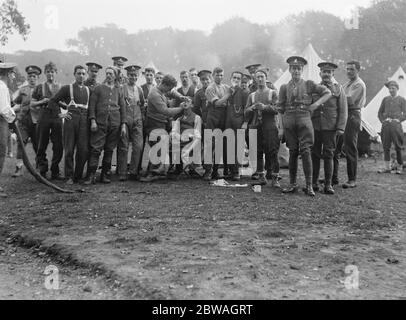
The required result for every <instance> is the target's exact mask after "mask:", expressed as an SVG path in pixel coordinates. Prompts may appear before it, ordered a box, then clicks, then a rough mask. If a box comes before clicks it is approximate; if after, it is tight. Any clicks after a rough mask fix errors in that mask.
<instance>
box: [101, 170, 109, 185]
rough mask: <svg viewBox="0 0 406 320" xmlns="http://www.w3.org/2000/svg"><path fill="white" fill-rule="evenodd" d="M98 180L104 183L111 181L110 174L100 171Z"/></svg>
mask: <svg viewBox="0 0 406 320" xmlns="http://www.w3.org/2000/svg"><path fill="white" fill-rule="evenodd" d="M100 182H101V183H105V184H109V183H111V180H110V176H109V174H108V173H107V172H103V171H102V173H101V175H100Z"/></svg>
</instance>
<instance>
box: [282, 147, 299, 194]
mask: <svg viewBox="0 0 406 320" xmlns="http://www.w3.org/2000/svg"><path fill="white" fill-rule="evenodd" d="M297 168H298V154H297V153H295V152H291V153H290V157H289V178H290V184H289V187H287V188H286V189H283V190H282V193H296V192H298V191H299V187H298V185H297V183H296V179H297Z"/></svg>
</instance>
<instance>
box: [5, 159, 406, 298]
mask: <svg viewBox="0 0 406 320" xmlns="http://www.w3.org/2000/svg"><path fill="white" fill-rule="evenodd" d="M376 169H377V164H376V163H375V161H374V160H368V159H366V160H365V159H363V160H361V161H360V174H359V175H360V179H359V183H358V188H356V189H354V190H343V189H341V188H337V189H336V191H337V195H336V196H325V195H323V194H317V197H316V198H315V199H312V198H309V197H306V196H305V195H304V194H303V193H299V194H297V195H293V196H288V195H282V194H281V193H280V192H279V191H277V190H272V189H271V188H270V187H265V188H264V189H263V192H262V193H254V192H253V191H252V190H251V188H242V189H231V188H230V189H229V188H221V187H213V186H210V185H209V184H207V183H204V182H203V181H199V180H190V179H187V178H185V179H181V180H180V181H177V182H171V181H160V182H156V183H152V184H141V183H137V182H126V183H120V182H114V183H113V184H111V185H108V186H106V185H99V184H98V185H96V186H92V187H88V188H85V191H86V192H84V193H76V194H58V193H55V192H54V191H52V190H50V189H47V188H46V187H44V186H42V185H40V184H38V183H37V182H35V181H34V179H33V178H32V177H31V176H29V174H28V173H27V172H26V173H25V175H24V177H23V178H20V179H18V180H15V179H12V178H11V174H12V171H13V163H12V161H11V160H10V159H8V160H7V163H6V170H5V172H3V175H2V177H1V183H2V185H4V186H6V190H7V192H8V193H9V195H10V196H9V198H8V199H5V200H0V208H1V209H0V210H1V213H0V233H1V235H2V236H3V239H6V238H8V239H10V238H11V239H12V240H13V241H15V243H18V244H19V245H23V246H25V247H38V248H39V249H40V250H42V251H44V252H46V253H47V254H49V255H50V256H51V257H52V258H53V259H56V260H58V261H63V262H64V263H66V265H75V266H78V267H80V268H85V269H89V270H92V271H93V272H95V273H97V274H104V275H106V277H108V278H113V279H115V281H116V282H117V283H118V284H119V285H120V286H121V287H122V288H123V289H125V291H126V292H127V295H126V296H127V297H128V298H140V299H153V298H162V299H372V298H384V299H391V298H403V299H406V272H405V263H406V231H405V223H406V174H405V175H402V176H395V175H386V176H381V175H378V174H376V173H375V172H376ZM344 171H345V165H344V163H343V165H342V168H341V174H342V177H341V178H342V179H341V180H342V181H343V182H344V178H345V177H344ZM282 175H283V178H284V179H283V181H282V184H283V185H286V183H287V181H288V179H287V171H283V172H282ZM300 181H302V183H303V177H301V178H300ZM246 182H247V183H248V182H249V180H247V181H246ZM73 188H74V189H77V188H84V187H82V186H81V187H78V186H74V187H73ZM349 265H355V266H356V267H357V268H358V270H359V289H358V290H357V289H354V290H349V289H347V288H346V286H345V285H344V284H345V281H346V278H347V277H348V276H349V275H348V274H346V273H345V269H346V267H347V266H349Z"/></svg>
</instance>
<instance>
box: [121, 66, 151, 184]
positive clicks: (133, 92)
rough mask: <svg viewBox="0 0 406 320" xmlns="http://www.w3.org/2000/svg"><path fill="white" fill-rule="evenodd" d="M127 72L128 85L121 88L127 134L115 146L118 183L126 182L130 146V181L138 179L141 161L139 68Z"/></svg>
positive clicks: (142, 97)
mask: <svg viewBox="0 0 406 320" xmlns="http://www.w3.org/2000/svg"><path fill="white" fill-rule="evenodd" d="M125 69H126V70H127V79H128V83H127V84H125V85H124V86H123V94H124V101H125V105H126V115H127V132H126V134H125V135H122V136H120V139H119V142H118V146H117V159H118V161H117V171H118V174H119V179H120V181H126V180H127V165H128V164H127V162H128V148H129V145H130V144H131V145H132V153H131V162H130V168H129V169H130V170H129V172H130V180H138V179H139V168H140V163H141V161H142V159H141V156H142V147H143V141H144V138H143V121H142V113H141V106H143V105H144V103H145V99H144V95H143V93H142V89H141V88H140V87H138V86H137V85H136V83H137V80H138V76H139V70H140V69H141V67H139V66H136V65H132V66H128V67H126V68H125Z"/></svg>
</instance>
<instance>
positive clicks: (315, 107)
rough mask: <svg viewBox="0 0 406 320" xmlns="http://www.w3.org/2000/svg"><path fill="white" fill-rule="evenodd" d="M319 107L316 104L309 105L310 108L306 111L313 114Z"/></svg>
mask: <svg viewBox="0 0 406 320" xmlns="http://www.w3.org/2000/svg"><path fill="white" fill-rule="evenodd" d="M319 107H320V105H318V104H317V102H315V103H313V104H311V105H310V106H308V107H307V110H309V111H310V112H311V113H313V112H314V111H316V110H317V109H318V108H319Z"/></svg>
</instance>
